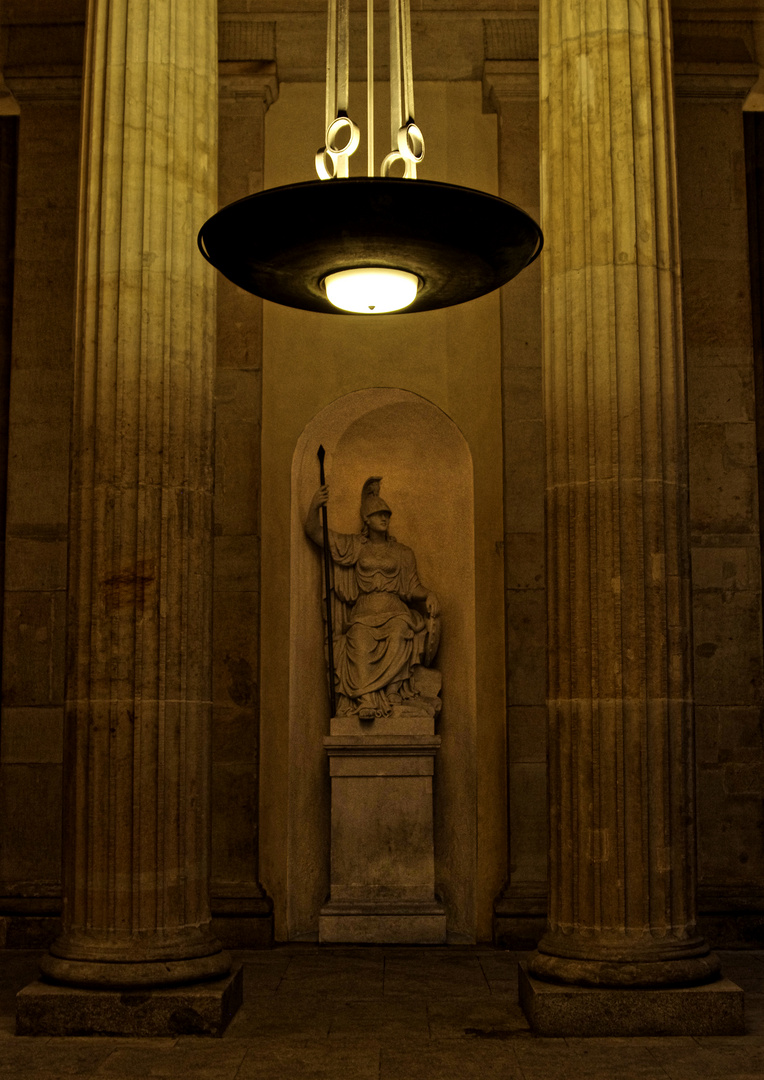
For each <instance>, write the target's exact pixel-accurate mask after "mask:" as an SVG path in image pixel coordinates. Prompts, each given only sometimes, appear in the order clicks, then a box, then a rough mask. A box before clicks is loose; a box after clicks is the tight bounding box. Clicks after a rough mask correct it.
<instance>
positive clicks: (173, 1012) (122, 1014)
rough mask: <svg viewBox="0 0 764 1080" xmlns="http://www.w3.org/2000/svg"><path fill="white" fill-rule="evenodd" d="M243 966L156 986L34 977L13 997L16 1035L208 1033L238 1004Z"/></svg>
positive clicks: (215, 1032) (219, 1029)
mask: <svg viewBox="0 0 764 1080" xmlns="http://www.w3.org/2000/svg"><path fill="white" fill-rule="evenodd" d="M242 985H243V979H242V970H241V967H239V968H237V969H236V971H234V972H232V973H231V974H230V975H229V976H228V977H227V978H225V979H218V980H216V981H214V982H205V983H198V984H196V985H192V986H178V987H165V988H162V989H159V990H151V989H146V990H139V991H132V990H131V991H119V990H80V989H77V988H76V987H71V986H53V985H52V984H51V983H46V982H42V981H41V980H37V981H36V982H33V983H30V984H29V986H25V987H24V989H23V990H20V991H19V993H18V994H17V995H16V1034H17V1035H117V1036H119V1035H132V1036H135V1037H140V1038H143V1037H146V1036H152V1035H153V1036H165V1037H167V1036H170V1037H172V1036H177V1035H208V1036H212V1037H217V1038H219V1037H220V1036H221V1035H222V1034H223V1032H224V1031H225V1029H226V1028H227V1027H228V1024H229V1023H230V1021H231V1019H232V1018H233V1017H234V1015H235V1014H236V1012H237V1010H238V1008H239V1006H240V1005H241V1002H242Z"/></svg>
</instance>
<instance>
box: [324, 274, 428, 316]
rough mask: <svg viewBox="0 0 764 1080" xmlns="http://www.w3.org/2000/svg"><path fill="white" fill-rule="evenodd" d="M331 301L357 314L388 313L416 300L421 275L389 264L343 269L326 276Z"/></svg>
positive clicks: (342, 309)
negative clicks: (393, 267) (395, 268)
mask: <svg viewBox="0 0 764 1080" xmlns="http://www.w3.org/2000/svg"><path fill="white" fill-rule="evenodd" d="M323 285H324V288H325V289H326V295H327V297H328V298H329V301H330V302H331V303H332V304H334V306H335V307H336V308H340V310H341V311H350V312H353V313H354V314H357V315H384V313H385V312H387V311H400V310H401V309H402V308H405V307H408V306H409V304H411V303H413V302H414V299H415V298H416V294H417V290H418V289H419V278H418V277H417V275H416V274H410V273H409V272H408V271H407V270H391V269H389V268H388V267H386V266H359V267H357V268H355V269H354V270H339V271H338V272H337V273H336V274H328V275H327V276H326V277H325V278H324V280H323Z"/></svg>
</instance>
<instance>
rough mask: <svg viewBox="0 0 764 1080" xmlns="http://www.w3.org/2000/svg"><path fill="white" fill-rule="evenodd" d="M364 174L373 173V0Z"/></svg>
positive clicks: (368, 17)
mask: <svg viewBox="0 0 764 1080" xmlns="http://www.w3.org/2000/svg"><path fill="white" fill-rule="evenodd" d="M366 175H367V176H373V175H374V0H366Z"/></svg>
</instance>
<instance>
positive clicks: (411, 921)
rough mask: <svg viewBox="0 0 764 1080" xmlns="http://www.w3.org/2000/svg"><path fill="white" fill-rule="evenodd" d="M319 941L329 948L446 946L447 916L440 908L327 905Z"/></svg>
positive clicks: (393, 905) (432, 905)
mask: <svg viewBox="0 0 764 1080" xmlns="http://www.w3.org/2000/svg"><path fill="white" fill-rule="evenodd" d="M318 935H319V941H321V942H326V943H331V944H343V945H345V944H360V945H371V944H379V943H384V944H386V945H445V944H446V912H445V909H444V908H443V907H442V906H441V905H440V904H429V903H425V904H405V903H403V904H384V903H376V904H375V903H369V904H342V903H337V904H332V903H329V904H326V905H325V906H324V907H323V908H322V909H321V915H320V917H319V931H318Z"/></svg>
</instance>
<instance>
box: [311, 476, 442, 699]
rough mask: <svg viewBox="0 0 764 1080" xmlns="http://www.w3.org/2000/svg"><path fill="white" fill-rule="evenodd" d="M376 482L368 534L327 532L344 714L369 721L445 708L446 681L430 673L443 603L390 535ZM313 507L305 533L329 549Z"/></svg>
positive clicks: (371, 486)
mask: <svg viewBox="0 0 764 1080" xmlns="http://www.w3.org/2000/svg"><path fill="white" fill-rule="evenodd" d="M380 480H381V477H378V476H372V477H369V479H368V480H367V481H366V483H365V484H364V485H363V490H362V493H361V531H360V532H359V533H338V532H334V531H333V530H331V529H330V530H329V531H328V537H329V554H330V556H331V571H330V581H331V593H332V595H331V611H332V624H333V639H334V665H335V689H336V696H337V715H338V716H346V715H350V714H357V715H358V716H359V718H360V719H362V720H373V719H374V718H375V717H382V716H389V715H390V714H391V712H393V711H394V710H395V711H397V712H399V713H401V712H403V713H404V714H409V715H410V714H412V713H426V714H428V715H430V716H435V715H436V714H437V713H438V711H439V710H440V700H439V698H438V694H439V692H440V675H439V673H438V672H436V671H435V670H428V669H429V668H430V665H431V664H432V662H433V660H434V659H435V655H436V652H437V648H438V643H439V640H440V603H439V601H438V597H437V596H436V595H435V593H433V592H430V591H429V590H428V589H426V588H425V587H424V586H423V585H422V583H421V582H420V580H419V575H418V574H417V568H416V559H415V557H414V552H413V551H412V550H411V548H409V547H406V545H405V544H399V543H398V541H397V540H396V539H395V537H393V536H391V535H390V533H389V531H388V529H389V524H390V516H391V514H392V511H391V510H390V507H389V506H388V505H387V503H386V502H385V501H384V499H382V498H381V497H380V495H379V488H380ZM328 499H329V487H328V485H323V486H322V487H320V488H319V489H318V490H317V491H316V493H315V495H314V496H313V500H312V502H311V504H310V508H309V510H308V514H307V517H306V520H305V532H306V534H307V535H308V536H309V537H310V539H311V540H312V541H313V543H314V544H316V545H318V546H319V547H323V529H322V522H321V507H322V506H325V505H326V503H327V502H328Z"/></svg>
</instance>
